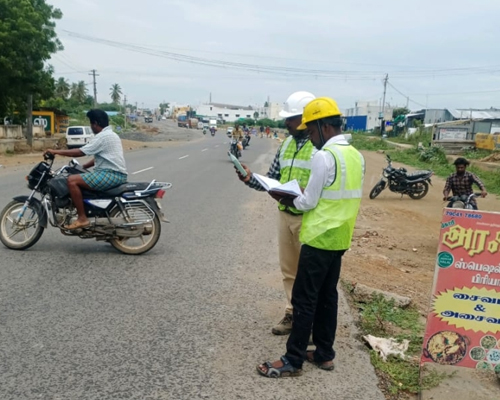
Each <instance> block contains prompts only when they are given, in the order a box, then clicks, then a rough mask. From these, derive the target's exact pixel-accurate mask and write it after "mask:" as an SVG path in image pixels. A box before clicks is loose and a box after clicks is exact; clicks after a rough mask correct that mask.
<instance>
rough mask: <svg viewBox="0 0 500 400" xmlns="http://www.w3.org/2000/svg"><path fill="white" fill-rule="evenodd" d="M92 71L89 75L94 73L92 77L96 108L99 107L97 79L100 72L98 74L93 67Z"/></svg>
mask: <svg viewBox="0 0 500 400" xmlns="http://www.w3.org/2000/svg"><path fill="white" fill-rule="evenodd" d="M90 72H91V73H90V74H89V75H92V79H93V81H94V108H97V82H96V80H95V77H96V76H99V74H96V70H95V69H93V70H92V71H90Z"/></svg>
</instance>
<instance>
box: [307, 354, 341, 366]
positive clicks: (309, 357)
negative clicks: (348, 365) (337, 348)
mask: <svg viewBox="0 0 500 400" xmlns="http://www.w3.org/2000/svg"><path fill="white" fill-rule="evenodd" d="M306 354H307V361H308V362H310V363H311V364H314V365H316V366H317V367H318V368H319V369H322V370H323V371H333V370H334V369H335V365H334V364H333V361H322V362H317V361H315V360H314V351H308V352H307V353H306Z"/></svg>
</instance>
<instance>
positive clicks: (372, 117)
mask: <svg viewBox="0 0 500 400" xmlns="http://www.w3.org/2000/svg"><path fill="white" fill-rule="evenodd" d="M393 109H394V108H393V107H391V106H389V105H386V107H385V110H384V120H385V121H391V120H392V111H393ZM381 113H382V106H381V105H380V104H379V102H378V101H357V102H356V103H355V107H353V108H348V109H346V110H344V112H343V114H344V117H358V116H366V130H367V131H369V130H372V129H374V128H377V127H379V126H380V118H379V117H380V114H381Z"/></svg>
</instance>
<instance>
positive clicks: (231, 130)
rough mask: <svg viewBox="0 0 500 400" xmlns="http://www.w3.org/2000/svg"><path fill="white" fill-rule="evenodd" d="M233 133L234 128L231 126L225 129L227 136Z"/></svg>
mask: <svg viewBox="0 0 500 400" xmlns="http://www.w3.org/2000/svg"><path fill="white" fill-rule="evenodd" d="M233 131H234V127H233V126H230V127H228V128H227V136H231V135H232V134H233Z"/></svg>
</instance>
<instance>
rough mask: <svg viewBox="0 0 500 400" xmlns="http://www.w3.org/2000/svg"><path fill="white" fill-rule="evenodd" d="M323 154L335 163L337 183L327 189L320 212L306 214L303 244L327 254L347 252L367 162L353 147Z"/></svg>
mask: <svg viewBox="0 0 500 400" xmlns="http://www.w3.org/2000/svg"><path fill="white" fill-rule="evenodd" d="M323 150H325V151H328V152H330V153H331V154H332V156H333V158H334V159H335V167H336V179H335V181H334V182H333V184H332V185H331V186H326V187H324V188H323V191H322V192H321V197H320V199H319V202H318V205H317V206H316V208H314V209H312V210H310V211H307V212H306V213H305V214H304V217H303V220H302V228H301V230H300V241H301V242H302V243H303V244H307V245H309V246H311V247H315V248H318V249H323V250H347V249H348V248H349V247H351V240H352V234H353V232H354V225H355V223H356V217H357V215H358V211H359V206H360V204H361V195H362V189H363V178H364V172H365V160H364V158H363V156H362V155H361V153H360V152H359V151H358V150H356V149H355V148H354V147H352V146H350V145H339V144H333V145H330V146H328V147H325V148H324V149H323Z"/></svg>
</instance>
